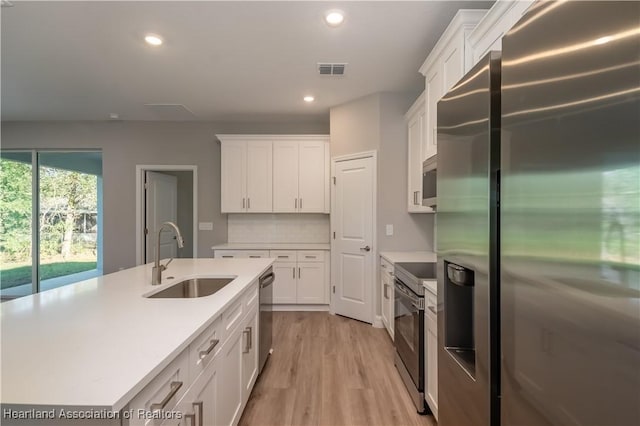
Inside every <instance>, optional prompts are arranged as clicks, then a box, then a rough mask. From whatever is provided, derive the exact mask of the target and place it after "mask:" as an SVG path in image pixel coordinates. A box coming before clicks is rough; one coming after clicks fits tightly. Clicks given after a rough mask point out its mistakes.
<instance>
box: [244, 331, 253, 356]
mask: <svg viewBox="0 0 640 426" xmlns="http://www.w3.org/2000/svg"><path fill="white" fill-rule="evenodd" d="M242 334H244V335H245V336H246V338H247V340H246V343H245V344H244V349H243V350H242V353H243V354H248V353H249V349H251V327H246V328H245V329H244V330H242Z"/></svg>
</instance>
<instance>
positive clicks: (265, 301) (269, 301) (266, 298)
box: [258, 267, 276, 374]
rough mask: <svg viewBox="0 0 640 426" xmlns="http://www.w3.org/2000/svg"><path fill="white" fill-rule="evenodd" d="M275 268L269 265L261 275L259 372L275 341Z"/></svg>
mask: <svg viewBox="0 0 640 426" xmlns="http://www.w3.org/2000/svg"><path fill="white" fill-rule="evenodd" d="M275 277H276V276H275V274H274V273H273V268H272V267H269V269H267V270H266V271H265V273H264V274H262V275H261V276H260V281H259V282H260V322H259V326H260V333H259V334H258V344H259V346H260V353H259V359H258V367H259V371H258V374H260V373H262V369H263V368H264V364H265V363H266V362H267V357H268V356H269V353H271V342H272V341H273V334H272V333H273V332H272V326H273V306H272V305H273V281H274V280H275Z"/></svg>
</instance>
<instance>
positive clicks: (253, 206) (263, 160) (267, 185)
mask: <svg viewBox="0 0 640 426" xmlns="http://www.w3.org/2000/svg"><path fill="white" fill-rule="evenodd" d="M272 188H273V143H272V142H271V141H250V142H247V211H248V212H254V213H265V212H267V213H268V212H272V211H273V199H272Z"/></svg>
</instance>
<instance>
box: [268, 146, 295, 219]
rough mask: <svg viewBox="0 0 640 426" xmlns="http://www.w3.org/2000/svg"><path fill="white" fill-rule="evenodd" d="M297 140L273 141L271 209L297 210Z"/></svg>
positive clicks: (281, 211) (280, 210) (278, 211)
mask: <svg viewBox="0 0 640 426" xmlns="http://www.w3.org/2000/svg"><path fill="white" fill-rule="evenodd" d="M299 145H300V143H299V142H297V141H275V142H273V211H274V212H276V213H283V212H284V213H286V212H295V211H297V210H298V202H299V201H298V146H299Z"/></svg>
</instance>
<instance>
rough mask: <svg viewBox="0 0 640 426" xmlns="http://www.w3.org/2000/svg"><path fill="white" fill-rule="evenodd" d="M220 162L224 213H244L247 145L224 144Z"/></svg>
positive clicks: (236, 143)
mask: <svg viewBox="0 0 640 426" xmlns="http://www.w3.org/2000/svg"><path fill="white" fill-rule="evenodd" d="M220 162H221V171H220V173H221V174H220V183H221V200H220V206H221V210H222V213H240V212H244V211H245V210H246V194H247V144H246V143H245V142H222V144H221V148H220Z"/></svg>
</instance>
